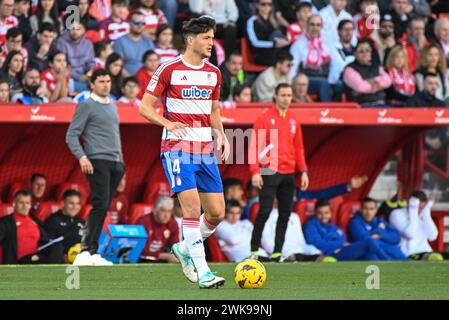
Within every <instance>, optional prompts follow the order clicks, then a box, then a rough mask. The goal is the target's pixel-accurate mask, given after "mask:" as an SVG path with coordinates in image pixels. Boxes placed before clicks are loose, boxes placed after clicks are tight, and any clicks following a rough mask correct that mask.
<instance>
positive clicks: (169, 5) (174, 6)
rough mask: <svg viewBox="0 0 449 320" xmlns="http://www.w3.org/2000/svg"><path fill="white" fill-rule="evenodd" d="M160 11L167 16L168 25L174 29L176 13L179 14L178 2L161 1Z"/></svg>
mask: <svg viewBox="0 0 449 320" xmlns="http://www.w3.org/2000/svg"><path fill="white" fill-rule="evenodd" d="M159 9H161V10H162V12H164V14H165V18H166V19H167V22H168V24H169V25H170V26H171V27H172V28H174V27H175V22H176V13H178V0H160V1H159Z"/></svg>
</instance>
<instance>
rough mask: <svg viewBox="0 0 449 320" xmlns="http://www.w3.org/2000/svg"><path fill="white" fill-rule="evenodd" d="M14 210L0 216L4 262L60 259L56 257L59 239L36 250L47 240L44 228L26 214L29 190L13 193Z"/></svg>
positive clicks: (0, 243)
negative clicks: (9, 213) (4, 215)
mask: <svg viewBox="0 0 449 320" xmlns="http://www.w3.org/2000/svg"><path fill="white" fill-rule="evenodd" d="M13 206H14V213H13V214H11V215H8V216H6V217H3V218H1V219H0V245H1V246H2V248H3V263H4V264H30V263H38V264H43V263H62V262H63V261H61V260H59V259H58V256H59V255H58V252H60V248H61V247H60V243H54V244H52V245H50V246H48V247H47V248H45V249H43V248H41V250H39V247H40V246H43V245H45V244H47V243H48V241H49V239H48V236H47V233H46V232H45V230H44V229H43V228H42V227H41V225H40V224H39V222H38V221H36V220H34V219H33V218H32V217H30V216H29V212H30V209H31V193H30V192H29V191H27V190H20V191H18V192H17V193H16V195H15V197H14V202H13Z"/></svg>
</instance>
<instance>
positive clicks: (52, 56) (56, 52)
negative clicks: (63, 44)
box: [48, 50, 67, 63]
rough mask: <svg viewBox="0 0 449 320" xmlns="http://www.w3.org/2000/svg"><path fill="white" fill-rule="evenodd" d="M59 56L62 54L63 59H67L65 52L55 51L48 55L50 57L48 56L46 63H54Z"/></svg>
mask: <svg viewBox="0 0 449 320" xmlns="http://www.w3.org/2000/svg"><path fill="white" fill-rule="evenodd" d="M60 54H63V55H64V56H65V58H66V59H67V55H66V53H65V52H62V51H59V50H56V51H53V52H51V53H50V55H49V56H48V62H51V63H53V62H55V58H56V56H58V55H60Z"/></svg>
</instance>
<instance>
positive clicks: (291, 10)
mask: <svg viewBox="0 0 449 320" xmlns="http://www.w3.org/2000/svg"><path fill="white" fill-rule="evenodd" d="M298 4H299V1H298V0H273V6H274V14H275V17H276V19H277V21H278V22H279V24H280V26H281V27H282V29H283V30H285V29H287V28H288V26H289V25H290V24H292V23H293V22H295V21H296V15H295V11H296V8H297V5H298Z"/></svg>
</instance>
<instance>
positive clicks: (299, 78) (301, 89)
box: [292, 73, 313, 103]
mask: <svg viewBox="0 0 449 320" xmlns="http://www.w3.org/2000/svg"><path fill="white" fill-rule="evenodd" d="M292 86H293V101H294V102H296V103H310V102H313V100H312V98H311V97H310V96H309V94H308V93H307V92H308V90H309V78H307V76H306V75H305V74H304V73H298V74H297V75H296V76H295V77H294V78H293V79H292Z"/></svg>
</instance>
